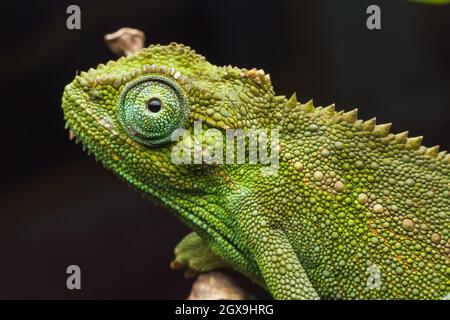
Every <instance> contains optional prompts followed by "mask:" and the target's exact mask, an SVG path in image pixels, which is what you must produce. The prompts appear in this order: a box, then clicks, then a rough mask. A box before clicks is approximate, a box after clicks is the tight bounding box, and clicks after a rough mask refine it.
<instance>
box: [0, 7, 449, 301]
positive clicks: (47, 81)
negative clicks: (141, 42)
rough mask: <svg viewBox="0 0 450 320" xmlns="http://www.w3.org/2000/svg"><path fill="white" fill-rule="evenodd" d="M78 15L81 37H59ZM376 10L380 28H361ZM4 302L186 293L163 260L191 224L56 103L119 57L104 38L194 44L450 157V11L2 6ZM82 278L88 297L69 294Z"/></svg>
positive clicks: (0, 290) (280, 87)
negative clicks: (106, 163) (69, 279)
mask: <svg viewBox="0 0 450 320" xmlns="http://www.w3.org/2000/svg"><path fill="white" fill-rule="evenodd" d="M70 4H78V5H79V6H80V7H81V14H82V18H81V19H82V29H81V30H75V31H70V30H68V29H67V28H66V19H67V14H66V8H67V6H68V5H70ZM370 4H378V5H379V6H380V7H381V20H382V29H381V30H377V31H370V30H368V29H367V28H366V19H367V14H366V8H367V6H368V5H370ZM0 9H1V10H0V12H1V15H2V19H0V30H1V31H0V32H1V43H2V45H1V51H0V55H1V59H0V70H1V71H0V72H1V77H0V78H1V80H0V81H1V88H2V94H1V125H0V130H1V131H0V133H1V140H0V144H1V148H0V150H1V151H0V152H1V153H0V155H1V156H0V159H1V166H0V168H1V169H2V170H1V181H0V298H144V299H148V298H150V299H152V298H160V299H167V298H184V297H186V295H187V294H188V293H189V290H190V284H191V280H186V279H184V278H183V276H182V273H181V272H176V271H172V270H170V269H169V267H168V264H169V262H170V260H171V259H172V255H173V254H172V250H173V247H174V246H175V244H176V243H177V242H178V241H179V240H180V239H181V238H182V236H183V235H184V234H186V233H187V232H188V230H187V229H186V228H185V227H184V226H183V225H182V224H181V223H180V222H179V221H178V219H177V218H176V217H174V216H172V215H171V214H168V213H167V212H165V210H164V209H161V208H157V207H155V206H153V205H152V204H149V203H147V202H146V201H145V200H144V199H142V198H141V196H140V195H138V194H137V193H136V192H135V191H133V190H132V189H130V188H129V187H128V186H127V185H126V184H124V183H122V182H120V181H119V180H118V179H116V177H114V175H113V174H112V173H110V172H107V171H106V170H104V169H103V168H102V166H101V165H100V164H98V163H96V162H95V161H93V159H92V158H89V157H88V156H87V155H86V154H84V153H83V152H82V150H81V147H80V146H79V145H75V144H74V143H73V142H70V141H69V140H68V134H67V132H66V131H65V130H64V123H63V116H62V111H61V108H60V100H61V94H62V91H63V88H64V86H65V85H66V84H67V83H69V82H70V81H71V80H72V79H73V77H74V76H75V72H76V70H80V71H81V70H87V69H88V68H90V67H95V66H96V65H97V64H98V63H101V62H106V61H108V60H110V59H115V56H114V55H113V54H112V53H111V52H110V51H109V50H108V49H107V47H106V46H105V45H104V44H103V40H102V38H103V35H104V34H106V33H109V32H112V31H115V30H116V29H118V28H120V27H124V26H129V27H135V28H139V29H141V30H143V31H144V32H145V33H146V36H147V44H150V43H162V44H166V43H169V42H171V41H176V42H180V43H184V44H187V45H190V46H191V47H193V48H195V49H196V51H198V52H200V53H201V54H203V55H205V56H206V57H207V59H208V60H209V61H210V62H212V63H214V64H217V65H225V64H231V65H236V66H240V67H246V68H251V67H257V68H263V69H264V70H265V71H266V72H269V73H270V74H271V77H272V82H273V84H274V87H275V90H276V91H277V93H278V94H285V95H290V94H292V92H294V91H295V92H297V94H298V97H299V99H300V100H301V101H302V102H305V101H307V100H309V99H311V98H314V101H315V103H316V104H317V105H327V104H330V103H332V102H336V104H337V108H338V109H346V110H349V109H351V108H353V107H359V110H360V118H362V119H369V118H371V117H374V116H376V117H377V119H378V121H379V122H380V123H383V122H393V131H395V132H400V131H404V130H409V131H410V133H411V135H424V136H425V139H424V143H425V144H426V145H429V146H432V145H436V144H439V145H440V146H441V147H442V148H443V149H449V146H450V139H449V132H450V127H449V123H450V120H449V118H450V117H449V115H450V109H449V106H450V90H449V84H450V62H449V57H450V41H449V39H450V6H446V7H442V6H425V5H420V4H415V3H409V2H406V1H400V0H398V1H397V0H388V1H361V0H353V1H345V2H344V1H339V0H334V1H332V0H328V1H326V0H320V1H318V0H314V1H313V0H311V1H270V2H269V1H261V0H259V1H242V0H239V1H230V0H223V1H209V0H204V1H182V0H180V1H174V0H165V1H150V0H147V1H132V0H127V1H117V2H112V1H71V2H67V1H54V2H52V1H39V2H38V1H36V2H34V1H10V2H7V3H2V5H1V8H0ZM70 264H77V265H79V266H80V267H81V269H82V290H81V291H69V290H67V289H66V287H65V281H66V274H65V270H66V267H67V266H68V265H70Z"/></svg>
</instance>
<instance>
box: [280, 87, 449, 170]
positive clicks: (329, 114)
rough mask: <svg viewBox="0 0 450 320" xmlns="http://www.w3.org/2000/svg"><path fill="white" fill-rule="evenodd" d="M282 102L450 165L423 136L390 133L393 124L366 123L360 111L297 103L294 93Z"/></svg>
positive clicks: (446, 155)
mask: <svg viewBox="0 0 450 320" xmlns="http://www.w3.org/2000/svg"><path fill="white" fill-rule="evenodd" d="M277 99H278V101H281V100H283V99H284V101H286V102H285V108H286V109H287V110H291V109H292V108H295V107H298V106H299V107H300V110H301V111H303V112H304V113H313V112H320V113H321V115H322V116H323V117H324V118H327V119H329V118H334V119H336V121H344V122H347V123H350V124H354V127H355V128H360V129H361V130H363V131H367V132H370V133H372V134H373V135H374V136H375V137H378V138H381V139H382V141H383V143H391V141H392V142H394V143H398V144H403V145H404V146H405V147H406V148H407V149H410V150H416V151H417V152H418V153H420V154H423V155H424V156H426V157H431V158H436V159H437V160H442V161H445V162H448V163H450V154H447V152H446V151H441V152H439V146H434V147H429V148H427V147H425V146H422V140H423V137H422V136H418V137H408V131H404V132H400V133H397V134H392V133H390V130H391V127H392V123H383V124H377V123H376V118H372V119H369V120H366V121H363V120H359V119H358V109H357V108H355V109H353V110H351V111H347V112H344V111H339V112H337V111H335V104H331V105H329V106H327V107H324V108H322V107H317V108H315V107H314V104H313V100H309V101H308V102H307V103H305V104H301V103H299V102H298V101H297V95H296V94H295V93H294V94H293V95H292V96H291V98H289V99H288V100H286V98H285V96H276V97H275V101H277Z"/></svg>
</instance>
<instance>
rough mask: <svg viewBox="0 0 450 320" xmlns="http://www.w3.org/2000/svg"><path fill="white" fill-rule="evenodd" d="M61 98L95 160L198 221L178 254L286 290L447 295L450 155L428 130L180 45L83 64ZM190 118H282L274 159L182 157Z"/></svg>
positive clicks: (224, 121) (279, 292)
mask: <svg viewBox="0 0 450 320" xmlns="http://www.w3.org/2000/svg"><path fill="white" fill-rule="evenodd" d="M62 107H63V110H64V115H65V119H66V126H67V127H68V128H70V130H71V133H72V134H73V135H74V136H75V137H76V139H77V140H78V141H81V142H82V144H83V145H84V147H86V148H87V150H88V151H89V152H90V153H92V154H93V155H94V156H95V157H96V159H98V160H99V161H101V162H102V163H103V164H104V166H106V167H107V168H108V169H110V170H112V171H114V172H115V173H116V174H117V175H118V176H120V177H121V178H123V179H124V180H125V181H126V182H127V183H129V184H130V185H132V186H133V187H135V188H136V189H138V190H139V191H140V192H142V193H143V194H144V195H146V196H147V197H148V198H149V199H151V200H152V201H156V202H157V203H160V204H162V205H163V206H165V207H167V208H169V209H171V210H172V211H174V212H175V214H176V215H177V216H178V217H180V219H181V220H182V221H183V222H184V223H185V224H187V225H188V226H189V227H190V228H191V229H192V230H193V231H194V233H192V234H190V235H189V236H187V237H186V238H185V239H184V240H183V241H182V242H181V243H180V244H179V246H178V247H177V249H176V254H177V261H178V262H179V263H185V264H187V265H189V266H191V267H194V268H195V269H197V270H198V271H200V272H203V271H208V270H210V269H214V268H218V267H223V266H225V265H226V266H229V267H232V268H234V269H235V270H237V271H239V272H241V273H243V274H245V275H247V276H248V277H249V278H250V279H251V280H253V281H255V282H257V283H260V284H261V285H263V286H264V287H265V288H266V289H267V290H268V291H269V292H270V293H271V294H272V296H273V297H274V298H277V299H319V298H322V299H442V298H444V297H445V296H446V295H448V294H449V293H450V238H449V231H450V228H449V226H450V223H449V222H450V212H449V208H450V189H449V185H450V184H449V183H450V179H449V174H450V165H449V162H450V157H449V155H447V154H446V152H439V151H438V147H432V148H426V147H423V146H421V141H422V138H421V137H415V138H410V137H408V134H407V132H403V133H398V134H393V133H390V132H389V129H390V124H376V123H375V119H371V120H367V121H362V120H358V119H357V111H356V110H352V111H348V112H343V111H340V112H338V111H336V110H335V107H334V105H331V106H328V107H315V106H314V105H313V102H312V101H309V102H307V103H304V104H302V103H299V102H298V101H297V99H296V95H295V94H294V95H293V96H292V97H290V98H286V97H285V96H277V95H275V93H274V89H273V87H272V85H271V80H270V76H269V75H268V74H265V73H264V72H263V71H262V70H256V69H240V68H236V67H231V66H225V67H218V66H215V65H213V64H211V63H209V62H208V61H206V60H205V58H204V57H203V56H201V55H199V54H197V53H195V52H194V51H193V50H192V49H190V48H189V47H187V46H183V45H180V44H175V43H172V44H170V45H167V46H161V45H152V46H150V47H148V48H145V49H143V50H141V51H139V52H137V53H135V54H133V55H131V56H128V57H123V58H120V59H118V61H110V62H108V63H107V64H106V65H103V64H100V65H99V66H98V67H97V68H96V69H90V70H89V71H88V72H82V73H81V74H80V75H78V76H76V78H75V79H74V81H73V82H72V83H70V84H69V85H67V86H66V88H65V91H64V94H63V99H62ZM194 121H202V126H201V127H200V131H203V132H204V131H206V130H208V129H217V130H218V131H219V132H223V133H224V132H225V131H226V130H227V129H242V130H244V131H248V130H250V129H252V128H257V129H261V128H262V129H264V130H268V131H269V132H273V131H274V130H275V129H277V130H279V140H278V142H277V143H276V144H275V145H273V144H272V149H271V151H272V152H275V151H276V152H278V153H279V164H278V167H277V169H276V170H275V172H272V174H263V172H262V170H261V169H262V167H264V166H265V167H267V165H266V164H261V163H257V164H251V163H248V162H245V163H242V164H237V163H234V164H233V163H232V164H217V163H212V164H207V163H202V164H194V163H191V164H184V163H181V164H180V163H178V164H175V163H174V161H172V158H171V154H172V150H173V148H174V146H175V145H177V142H172V141H171V139H170V136H171V134H172V133H173V132H174V131H175V130H176V129H178V128H185V129H186V130H187V131H188V132H189V134H190V135H194V134H195V132H194V131H195V130H194V125H193V122H194ZM224 136H225V134H224ZM191 142H192V140H189V139H188V140H187V142H185V143H186V144H187V145H189V144H190V143H191Z"/></svg>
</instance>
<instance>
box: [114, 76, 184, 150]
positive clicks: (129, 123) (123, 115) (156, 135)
mask: <svg viewBox="0 0 450 320" xmlns="http://www.w3.org/2000/svg"><path fill="white" fill-rule="evenodd" d="M187 113H188V105H187V99H186V96H185V94H184V93H183V91H182V90H181V88H180V87H179V86H178V84H176V83H175V82H173V81H172V80H169V79H166V78H164V77H161V76H147V77H142V78H139V79H137V80H135V81H133V82H131V83H129V84H128V85H126V86H125V88H124V90H123V92H122V96H121V97H120V104H119V108H118V118H119V121H120V123H121V124H122V126H123V128H124V129H125V131H126V132H127V134H128V135H129V136H130V137H131V138H132V139H133V140H135V141H137V142H139V143H142V144H145V145H148V146H158V145H161V144H164V143H167V142H169V141H170V136H171V134H172V132H174V131H175V130H176V129H179V128H181V127H183V125H184V124H185V122H186V119H187Z"/></svg>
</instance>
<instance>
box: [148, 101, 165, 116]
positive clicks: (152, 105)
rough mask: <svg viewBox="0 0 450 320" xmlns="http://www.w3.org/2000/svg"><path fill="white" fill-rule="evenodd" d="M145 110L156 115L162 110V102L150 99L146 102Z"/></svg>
mask: <svg viewBox="0 0 450 320" xmlns="http://www.w3.org/2000/svg"><path fill="white" fill-rule="evenodd" d="M147 109H148V111H150V112H151V113H157V112H159V111H161V109H162V102H161V100H159V99H158V98H151V99H150V100H148V102H147Z"/></svg>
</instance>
